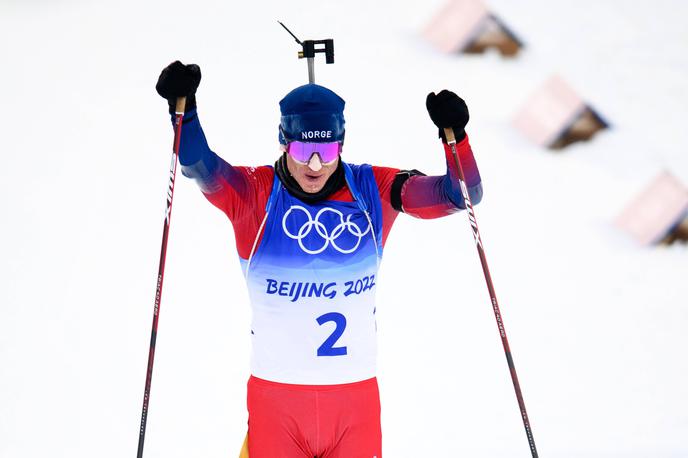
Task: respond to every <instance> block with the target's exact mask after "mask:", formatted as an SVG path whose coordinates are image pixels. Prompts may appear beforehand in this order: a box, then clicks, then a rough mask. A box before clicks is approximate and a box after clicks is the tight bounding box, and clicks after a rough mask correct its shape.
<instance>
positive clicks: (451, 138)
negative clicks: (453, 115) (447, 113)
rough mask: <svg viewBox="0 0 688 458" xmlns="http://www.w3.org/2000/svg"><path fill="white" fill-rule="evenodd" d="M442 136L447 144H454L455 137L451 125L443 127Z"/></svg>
mask: <svg viewBox="0 0 688 458" xmlns="http://www.w3.org/2000/svg"><path fill="white" fill-rule="evenodd" d="M444 137H445V138H446V139H447V144H448V145H455V144H456V137H455V136H454V129H452V128H451V127H445V128H444Z"/></svg>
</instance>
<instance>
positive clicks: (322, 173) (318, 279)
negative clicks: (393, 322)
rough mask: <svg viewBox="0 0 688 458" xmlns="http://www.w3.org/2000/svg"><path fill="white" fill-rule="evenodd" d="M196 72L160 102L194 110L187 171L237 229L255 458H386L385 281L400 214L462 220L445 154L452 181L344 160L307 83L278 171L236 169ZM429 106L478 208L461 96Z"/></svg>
mask: <svg viewBox="0 0 688 458" xmlns="http://www.w3.org/2000/svg"><path fill="white" fill-rule="evenodd" d="M200 81H201V71H200V68H199V67H198V66H197V65H184V64H182V63H181V62H179V61H176V62H173V63H172V64H170V65H169V66H167V67H166V68H165V69H164V70H163V71H162V73H161V74H160V77H159V79H158V83H157V85H156V89H157V92H158V93H159V94H160V95H161V96H162V97H164V98H165V99H167V100H168V102H169V107H170V113H174V107H175V101H176V98H177V97H182V96H185V97H186V98H187V104H186V112H185V115H184V122H183V125H182V134H181V144H180V148H179V160H180V163H181V166H182V173H183V174H184V175H185V176H187V177H190V178H193V179H194V180H195V181H196V182H197V183H198V186H199V187H200V189H201V191H202V192H203V194H204V195H205V197H206V198H207V199H208V200H209V201H210V202H211V203H212V204H213V205H214V206H216V207H217V208H219V209H220V210H222V211H223V212H224V213H225V214H226V215H227V217H228V218H229V220H230V221H231V223H232V225H233V227H234V234H235V238H236V247H237V251H238V254H239V259H240V262H241V265H242V268H243V272H244V275H245V277H246V285H247V287H248V291H249V297H250V301H251V308H252V322H251V339H252V356H251V376H250V378H249V380H248V388H247V389H248V396H247V399H248V400H247V404H248V453H249V454H250V456H251V458H281V457H283V458H300V457H303V458H306V457H307V458H313V457H318V458H355V457H361V458H373V457H376V458H381V457H382V445H381V442H382V438H381V429H380V400H379V393H378V386H377V380H376V378H375V361H376V353H377V348H376V324H375V300H374V299H375V290H376V285H377V271H378V267H379V264H380V261H381V259H382V254H383V251H384V246H385V241H386V240H387V236H388V235H389V231H390V230H391V228H392V225H393V223H394V221H395V220H396V218H397V216H398V215H399V213H406V214H408V215H411V216H413V217H416V218H423V219H430V218H438V217H442V216H446V215H450V214H452V213H455V212H457V211H459V210H461V209H464V208H465V205H464V200H463V197H462V194H461V190H460V187H459V181H458V171H457V170H456V167H455V165H454V163H453V159H452V157H451V150H450V148H449V146H448V145H447V144H446V141H445V142H444V149H445V156H446V163H447V172H446V173H445V174H444V175H439V176H425V175H424V174H422V173H420V172H418V171H416V170H399V169H395V168H389V167H377V166H371V165H367V164H362V165H355V164H349V163H346V162H344V161H342V157H341V154H342V148H343V144H344V130H345V129H344V100H343V99H342V98H341V97H339V96H338V95H337V94H335V93H334V92H333V91H331V90H329V89H327V88H325V87H322V86H319V85H316V84H307V85H305V86H301V87H297V88H296V89H294V90H292V91H291V92H289V93H288V94H287V95H286V96H285V97H284V98H283V99H282V100H281V101H280V103H279V105H280V112H281V118H280V124H279V133H278V135H279V142H280V146H281V150H282V152H283V154H282V155H281V157H279V159H278V160H277V161H276V162H275V164H274V166H268V165H265V166H258V167H242V166H235V165H230V164H229V163H227V162H226V161H225V160H224V159H222V158H220V157H219V156H218V155H217V154H215V153H214V152H213V151H211V150H210V148H209V147H208V143H207V141H206V138H205V135H204V133H203V130H202V128H201V124H200V121H199V118H198V114H197V109H196V98H195V93H196V89H197V88H198V85H199V83H200ZM426 106H427V109H428V112H429V114H430V118H431V119H432V121H433V122H434V123H435V125H437V127H438V128H439V132H440V137H442V138H443V140H444V133H443V128H447V127H451V128H453V129H454V132H455V133H456V136H457V151H458V155H459V160H460V162H461V165H462V168H463V170H464V174H465V178H466V185H467V188H468V191H469V195H470V197H471V200H472V202H473V203H474V204H477V203H478V202H479V201H480V199H481V197H482V185H481V180H480V174H479V172H478V168H477V166H476V162H475V159H474V157H473V153H472V151H471V147H470V145H469V143H468V137H467V136H466V135H465V131H464V128H465V126H466V123H467V122H468V108H467V107H466V104H465V102H464V101H463V100H462V99H461V98H460V97H458V96H457V95H456V94H454V93H452V92H450V91H446V90H443V91H441V92H440V93H439V94H434V93H430V94H429V95H428V97H427V101H426Z"/></svg>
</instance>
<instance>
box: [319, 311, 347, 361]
mask: <svg viewBox="0 0 688 458" xmlns="http://www.w3.org/2000/svg"><path fill="white" fill-rule="evenodd" d="M316 321H317V322H318V324H319V325H320V326H322V325H323V324H325V323H329V322H330V321H334V324H335V328H334V331H333V332H332V334H330V337H328V338H327V339H325V342H323V344H322V345H320V347H319V348H318V356H342V355H346V347H335V346H334V344H336V343H337V341H338V340H339V338H340V337H341V336H342V334H344V329H346V317H345V316H344V315H342V314H341V313H337V312H330V313H326V314H324V315H322V316H319V317H318V318H317V319H316Z"/></svg>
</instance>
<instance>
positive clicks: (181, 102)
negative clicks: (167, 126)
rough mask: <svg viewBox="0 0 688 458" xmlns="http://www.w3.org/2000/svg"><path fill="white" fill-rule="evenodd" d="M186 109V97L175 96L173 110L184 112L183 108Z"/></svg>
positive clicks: (178, 112) (177, 112)
mask: <svg viewBox="0 0 688 458" xmlns="http://www.w3.org/2000/svg"><path fill="white" fill-rule="evenodd" d="M185 109H186V97H178V98H177V106H176V108H175V110H174V113H175V114H178V115H179V114H181V115H183V114H184V110H185Z"/></svg>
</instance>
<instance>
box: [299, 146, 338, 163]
mask: <svg viewBox="0 0 688 458" xmlns="http://www.w3.org/2000/svg"><path fill="white" fill-rule="evenodd" d="M341 150H342V145H341V143H339V142H330V143H304V142H290V143H289V145H287V152H288V153H289V155H290V156H291V157H293V158H294V159H295V160H297V161H299V162H303V163H308V161H310V160H311V156H313V154H316V153H317V154H318V155H319V156H320V161H321V162H332V161H334V160H335V159H337V156H338V155H339V153H340V152H341Z"/></svg>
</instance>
